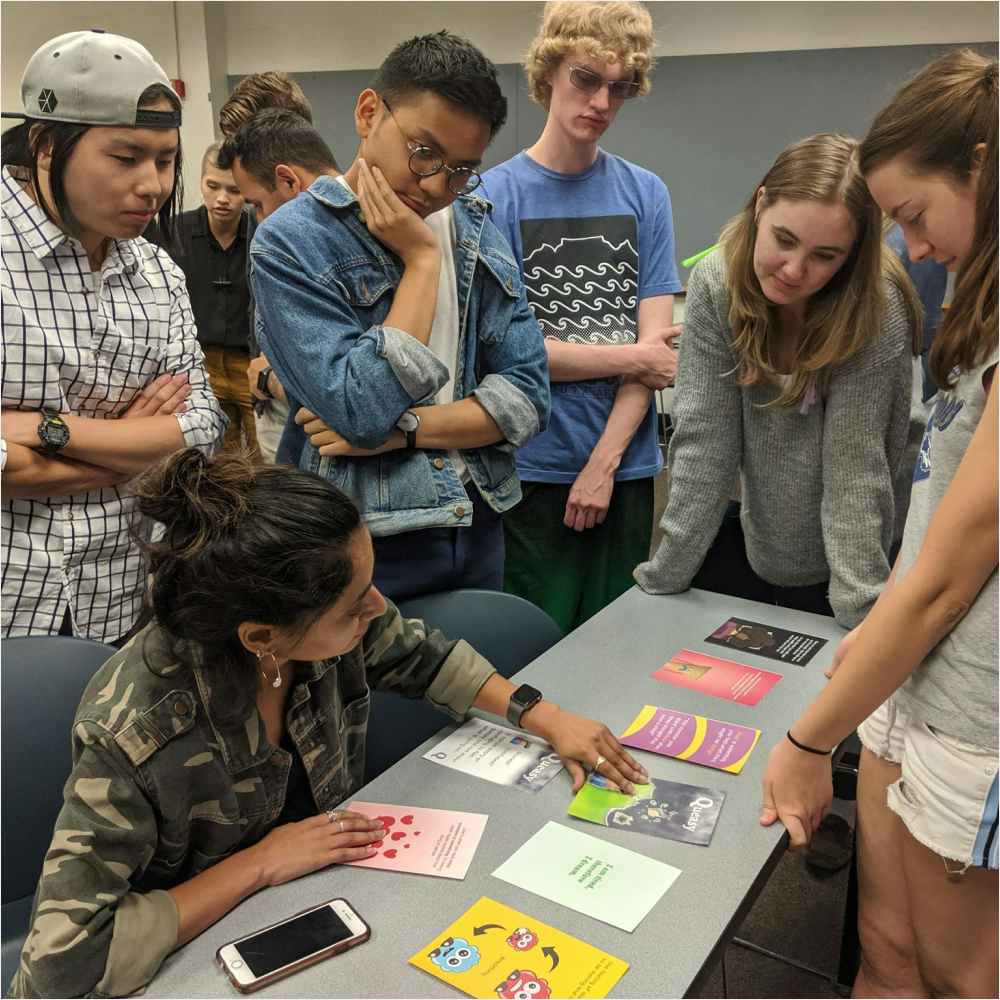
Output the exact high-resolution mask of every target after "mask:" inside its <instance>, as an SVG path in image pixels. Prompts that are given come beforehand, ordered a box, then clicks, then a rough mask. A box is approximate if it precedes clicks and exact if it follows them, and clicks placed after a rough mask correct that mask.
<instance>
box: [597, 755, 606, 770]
mask: <svg viewBox="0 0 1000 1000" xmlns="http://www.w3.org/2000/svg"><path fill="white" fill-rule="evenodd" d="M607 762H608V758H607V757H604V756H602V755H601V754H598V755H597V760H595V761H594V770H595V771H599V770H600V769H601V765H602V764H607Z"/></svg>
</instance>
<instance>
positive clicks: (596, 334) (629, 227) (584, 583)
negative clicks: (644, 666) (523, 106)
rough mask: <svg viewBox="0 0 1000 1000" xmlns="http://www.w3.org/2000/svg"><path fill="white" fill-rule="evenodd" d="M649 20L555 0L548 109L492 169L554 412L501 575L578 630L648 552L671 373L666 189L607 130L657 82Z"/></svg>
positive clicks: (627, 10)
mask: <svg viewBox="0 0 1000 1000" xmlns="http://www.w3.org/2000/svg"><path fill="white" fill-rule="evenodd" d="M653 45H654V42H653V25H652V21H651V19H650V16H649V14H648V12H647V11H646V9H645V8H644V7H643V6H642V5H641V4H637V3H600V4H595V3H586V2H584V3H579V2H568V3H549V4H547V5H546V6H545V12H544V15H543V18H542V26H541V30H540V32H539V33H538V35H537V37H536V38H535V39H534V41H533V42H532V43H531V48H530V50H529V52H528V55H527V57H526V60H525V68H526V70H527V74H528V86H529V92H530V94H531V97H532V99H533V100H534V101H535V102H537V103H538V104H541V105H542V106H543V107H545V109H546V111H547V113H548V117H547V118H546V122H545V127H544V129H543V130H542V134H541V135H540V136H539V138H538V140H537V141H536V142H535V143H534V145H532V146H531V147H530V148H529V149H527V150H525V151H524V152H521V153H518V154H517V156H515V157H513V158H512V159H510V160H508V161H507V162H506V163H503V164H501V165H500V166H498V167H494V168H493V169H492V170H489V171H487V173H486V174H485V176H484V187H485V189H486V196H487V197H488V198H489V199H490V200H491V201H492V202H493V205H494V213H493V217H494V220H495V221H496V224H497V226H498V227H499V229H500V231H501V232H502V233H503V234H504V236H506V237H507V240H508V242H509V243H510V245H511V246H512V247H513V248H514V253H515V255H516V257H517V261H518V266H519V268H520V270H521V276H522V278H523V280H524V283H525V287H526V288H527V291H528V300H529V301H530V303H531V305H532V307H533V309H534V311H535V316H536V317H537V319H538V322H539V324H540V326H541V328H542V333H543V334H544V336H545V348H546V353H547V355H548V362H549V377H550V380H551V390H552V415H551V417H550V419H549V426H548V428H547V430H545V432H544V433H542V434H539V435H538V436H537V437H536V438H534V439H533V440H532V441H530V442H528V443H527V444H525V445H523V446H522V447H521V448H520V449H519V450H518V452H517V471H518V475H519V476H520V477H521V480H522V483H523V486H522V489H523V491H524V498H523V499H522V501H521V503H519V504H518V505H517V506H516V507H514V508H513V509H512V510H509V511H507V513H506V514H505V515H504V519H503V523H504V534H505V541H506V566H505V581H504V586H505V588H506V589H507V590H508V591H510V592H511V593H514V594H517V595H519V596H521V597H525V598H527V599H528V600H530V601H532V602H533V603H534V604H537V605H538V606H539V607H540V608H543V609H544V610H545V611H547V612H548V613H549V614H550V615H551V616H552V617H553V618H554V619H555V620H556V621H557V622H558V623H559V625H560V626H561V627H562V628H563V630H564V631H570V630H571V629H574V628H576V626H577V625H580V624H581V623H583V622H584V621H586V620H587V619H588V618H590V617H591V616H592V615H594V614H596V613H597V612H598V611H600V610H601V609H602V608H603V607H604V606H605V605H607V604H609V603H610V602H611V601H613V600H614V599H615V598H616V597H618V596H619V595H620V594H622V593H624V592H625V591H626V590H628V589H629V588H630V587H631V586H632V583H633V581H632V570H633V569H634V567H635V565H636V563H637V562H639V561H640V560H643V559H646V558H647V557H648V556H649V543H650V537H651V534H652V530H653V477H654V476H655V475H656V474H657V473H658V472H659V471H660V468H661V466H662V457H661V453H660V447H659V443H658V439H657V420H656V407H655V405H654V401H653V395H654V390H656V389H661V388H663V387H664V386H666V385H668V384H670V382H671V381H672V380H673V376H674V373H675V371H676V367H677V358H676V354H675V353H674V350H673V348H672V345H671V339H672V337H673V336H674V335H675V334H676V333H678V332H679V330H680V328H679V327H674V326H672V323H673V302H674V293H675V292H678V291H680V290H681V283H680V281H679V279H678V277H677V265H676V262H675V260H674V230H673V218H672V215H671V207H670V194H669V192H668V191H667V188H666V186H665V185H664V184H663V182H662V181H661V180H660V179H659V178H658V177H657V176H656V175H655V174H652V173H650V171H648V170H644V169H643V168H642V167H639V166H636V165H635V164H633V163H629V162H628V161H627V160H623V159H622V158H621V157H619V156H613V155H612V154H610V153H607V152H605V151H604V150H603V149H601V147H600V145H599V143H600V140H601V138H602V136H604V135H605V133H606V132H607V130H608V128H609V127H610V126H611V125H612V124H613V122H614V120H615V117H616V116H617V114H618V113H619V111H621V110H622V108H623V106H624V104H625V103H626V101H627V100H629V99H631V98H634V97H638V96H639V95H641V94H646V93H648V91H649V87H650V80H649V76H650V71H651V69H652V62H653V58H652V54H653Z"/></svg>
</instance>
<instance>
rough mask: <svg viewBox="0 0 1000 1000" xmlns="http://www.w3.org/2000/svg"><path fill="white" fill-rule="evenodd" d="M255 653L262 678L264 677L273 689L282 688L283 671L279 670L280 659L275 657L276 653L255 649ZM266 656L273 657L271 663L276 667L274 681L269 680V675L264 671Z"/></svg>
mask: <svg viewBox="0 0 1000 1000" xmlns="http://www.w3.org/2000/svg"><path fill="white" fill-rule="evenodd" d="M254 653H255V654H256V656H257V668H258V669H259V670H260V675H261V677H263V678H264V680H265V681H267V683H268V684H270V685H271V687H273V688H280V687H281V670H280V669H279V668H278V658H277V657H276V656H275V655H274V653H271V652H268V651H267V650H260V649H255V650H254ZM265 656H270V657H271V663H272V664H273V665H274V668H275V674H274V680H273V681H272V680H268V676H267V673H266V672H265V670H264V664H263V662H262V661H263V659H264V657H265Z"/></svg>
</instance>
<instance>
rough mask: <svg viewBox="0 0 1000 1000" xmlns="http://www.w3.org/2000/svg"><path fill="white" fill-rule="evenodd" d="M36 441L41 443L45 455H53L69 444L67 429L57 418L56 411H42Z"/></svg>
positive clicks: (60, 418)
mask: <svg viewBox="0 0 1000 1000" xmlns="http://www.w3.org/2000/svg"><path fill="white" fill-rule="evenodd" d="M38 440H39V441H41V442H42V451H43V452H45V454H46V455H54V454H55V453H56V452H57V451H59V450H60V449H61V448H65V447H66V445H68V444H69V428H68V427H67V426H66V422H65V421H64V420H63V418H62V417H61V416H59V411H58V410H52V409H43V410H42V419H41V420H40V421H39V424H38Z"/></svg>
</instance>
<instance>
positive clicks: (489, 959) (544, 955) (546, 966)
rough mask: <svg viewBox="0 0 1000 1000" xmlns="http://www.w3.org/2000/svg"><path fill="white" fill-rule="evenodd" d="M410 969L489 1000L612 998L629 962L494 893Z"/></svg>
mask: <svg viewBox="0 0 1000 1000" xmlns="http://www.w3.org/2000/svg"><path fill="white" fill-rule="evenodd" d="M410 964H411V965H415V966H416V967H417V968H418V969H423V971H424V972H429V973H430V974H431V975H432V976H436V977H437V978H438V979H440V980H441V981H442V982H443V983H447V984H448V985H449V986H454V987H455V989H457V990H461V991H462V992H463V993H464V994H465V995H466V996H470V997H483V998H488V1000H497V998H498V997H499V998H501V1000H534V998H536V997H537V998H539V1000H541V998H544V997H606V996H607V995H608V992H609V991H610V990H611V988H612V987H613V986H614V985H615V984H616V983H617V982H618V980H619V979H621V977H622V976H624V975H625V973H626V972H627V971H628V962H623V961H622V960H621V959H620V958H615V957H614V955H609V954H608V953H607V952H606V951H601V950H600V949H599V948H595V947H594V946H593V945H589V944H587V943H586V941H581V940H579V938H575V937H572V936H570V935H569V934H567V933H565V932H564V931H560V930H556V928H555V927H550V926H549V925H548V924H543V923H542V922H541V921H540V920H536V919H535V918H534V917H530V916H528V915H527V914H525V913H519V912H518V911H517V910H513V909H511V908H510V907H509V906H504V905H503V903H498V902H497V901H496V900H493V899H489V898H488V897H486V896H483V897H482V898H481V899H479V900H478V901H477V902H476V903H474V904H473V905H472V906H471V907H470V908H469V909H468V910H466V912H465V913H463V914H462V916H460V917H459V918H458V920H456V921H455V922H454V923H453V924H451V925H450V926H449V927H446V928H445V929H444V930H443V931H442V932H441V933H440V934H438V935H437V937H435V938H434V939H433V940H432V941H430V942H428V943H427V945H426V946H425V947H423V948H421V949H420V951H418V952H417V954H416V955H414V956H413V957H412V958H411V959H410Z"/></svg>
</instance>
